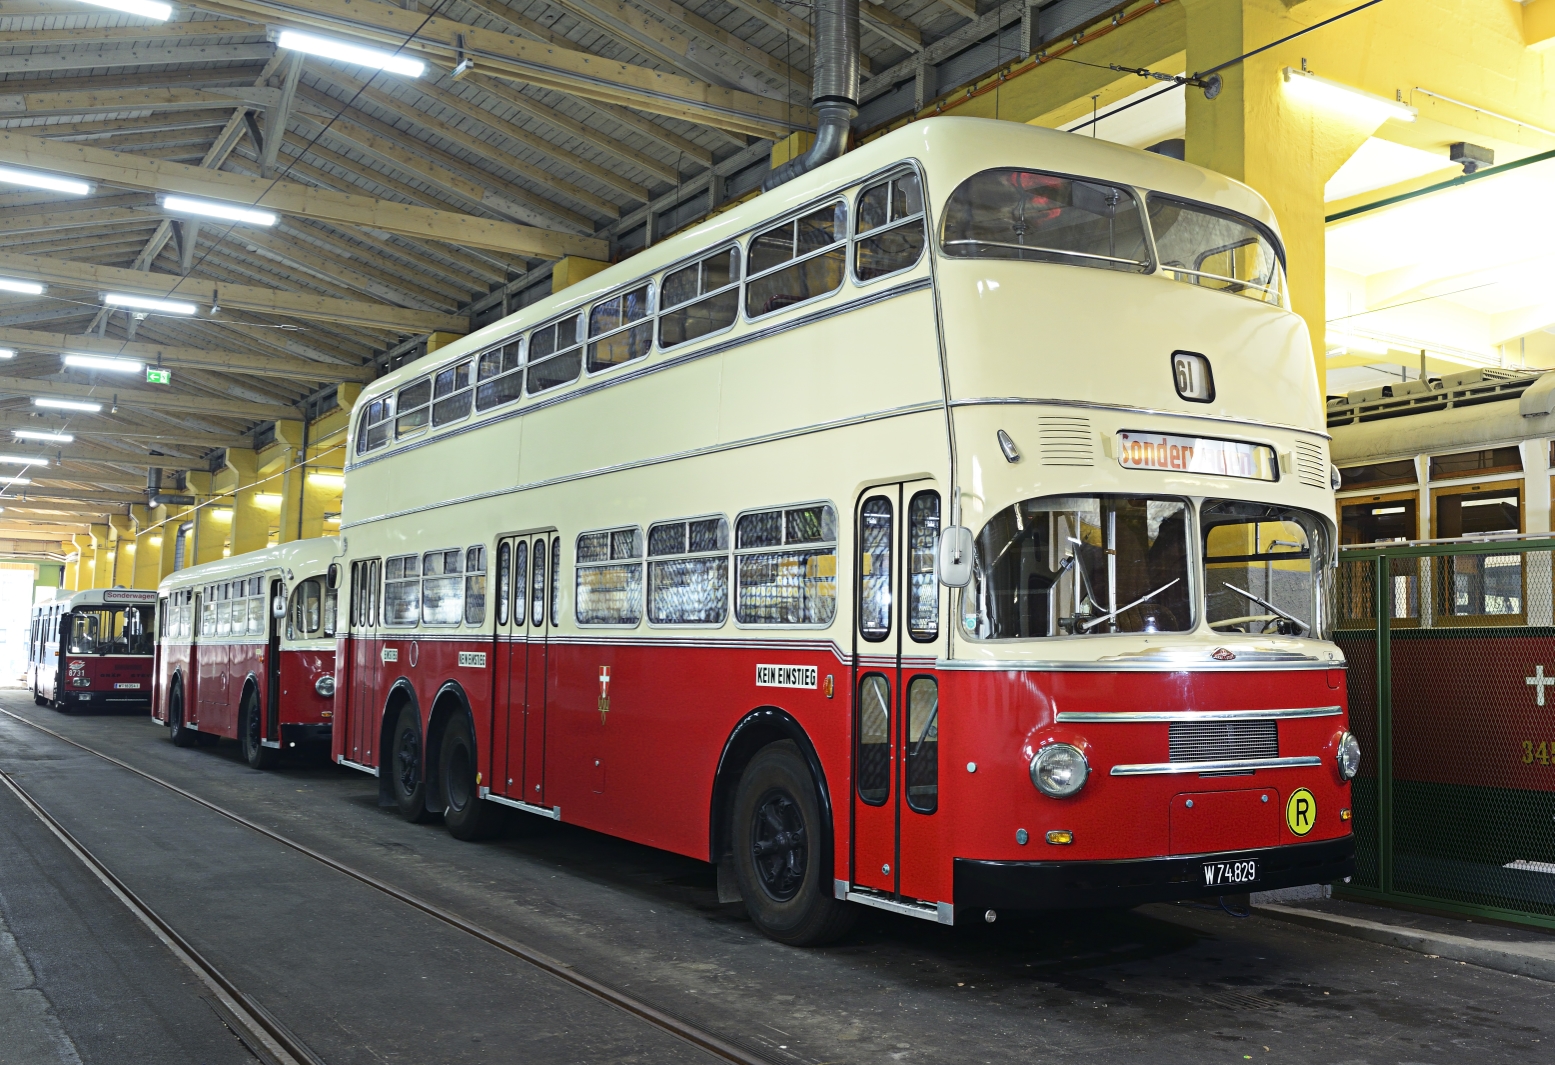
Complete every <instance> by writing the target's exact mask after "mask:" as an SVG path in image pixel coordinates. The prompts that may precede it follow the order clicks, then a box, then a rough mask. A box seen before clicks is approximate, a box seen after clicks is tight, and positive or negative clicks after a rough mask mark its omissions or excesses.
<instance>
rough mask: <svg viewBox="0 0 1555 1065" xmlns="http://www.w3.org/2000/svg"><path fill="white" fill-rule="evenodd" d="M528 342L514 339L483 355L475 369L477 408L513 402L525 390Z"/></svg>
mask: <svg viewBox="0 0 1555 1065" xmlns="http://www.w3.org/2000/svg"><path fill="white" fill-rule="evenodd" d="M523 353H524V342H523V339H522V338H520V339H518V340H510V341H508V342H507V343H506V344H504V345H502V346H501V347H500V348H492V349H491V350H490V351H488V352H486V353H485V354H484V355H482V356H481V358H480V362H479V364H478V365H477V366H476V370H475V381H476V387H475V409H476V410H490V409H491V408H492V407H499V406H501V405H502V404H504V403H511V402H513V401H514V400H515V399H517V398H518V397H519V394H520V393H521V392H523V390H524V361H523Z"/></svg>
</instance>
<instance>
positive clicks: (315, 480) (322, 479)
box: [308, 473, 346, 488]
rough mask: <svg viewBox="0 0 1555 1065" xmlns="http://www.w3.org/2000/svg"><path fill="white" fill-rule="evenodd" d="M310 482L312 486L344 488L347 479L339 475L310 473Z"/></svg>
mask: <svg viewBox="0 0 1555 1065" xmlns="http://www.w3.org/2000/svg"><path fill="white" fill-rule="evenodd" d="M308 481H309V482H310V483H312V484H319V485H326V486H328V487H330V488H344V487H345V483H346V479H345V476H344V475H343V474H339V473H310V474H308Z"/></svg>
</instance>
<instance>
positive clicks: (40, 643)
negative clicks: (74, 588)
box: [27, 588, 157, 710]
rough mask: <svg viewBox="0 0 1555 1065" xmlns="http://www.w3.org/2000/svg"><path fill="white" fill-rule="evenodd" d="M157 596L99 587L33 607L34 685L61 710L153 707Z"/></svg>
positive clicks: (30, 680) (37, 696)
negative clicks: (152, 678)
mask: <svg viewBox="0 0 1555 1065" xmlns="http://www.w3.org/2000/svg"><path fill="white" fill-rule="evenodd" d="M156 603H157V596H156V593H155V592H144V591H136V590H135V589H133V588H92V589H88V590H86V591H81V592H72V593H71V594H70V595H67V596H65V597H64V598H61V599H55V600H52V601H51V602H47V603H39V604H37V605H36V606H34V607H33V608H32V629H31V631H30V632H29V634H28V635H29V642H28V644H27V686H28V687H29V688H31V689H32V697H33V700H34V701H35V702H37V703H38V704H39V705H40V706H52V707H54V709H56V710H71V709H76V708H80V709H88V708H106V707H118V708H131V709H143V708H145V707H147V706H149V705H150V704H151V656H152V643H153V636H152V634H153V633H154V632H155V631H156V627H155V624H154V622H153V615H154V613H155V611H156Z"/></svg>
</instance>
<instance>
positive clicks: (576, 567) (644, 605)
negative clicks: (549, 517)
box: [546, 525, 648, 629]
mask: <svg viewBox="0 0 1555 1065" xmlns="http://www.w3.org/2000/svg"><path fill="white" fill-rule="evenodd" d="M619 532H634V533H636V534H637V543H638V548H639V550H638V554H637V557H635V558H625V559H615V558H607V559H605V561H603V562H579V561H578V543H579V541H581V540H582V539H583V538H584V537H585V536H598V535H599V534H601V533H603V534H604V535H605V536H606V537H607V540H606V543H607V544H609V543H610V540H609V539H608V538H610V537H614V536H615V534H616V533H619ZM546 535H547V536H548V537H549V540H550V544H551V545H552V546H550V547H549V550H550V553H551V555H552V556H553V559H554V557H555V556H556V554H557V548H556V547H555V546H554V545H555V544H557V543H559V542H560V540H561V534H560V533H557V532H553V533H549V534H546ZM607 553H608V548H607ZM629 565H635V566H636V567H637V571H638V574H639V581H638V588H639V590H640V591H641V593H642V594H641V598H640V599H639V600H638V603H637V607H638V615H637V620H636V621H631V622H625V621H584V620H583V616H582V615H581V614H580V613H579V612H578V604H577V600H578V599H579V598H580V597H579V595H578V588H577V582H578V580H579V579H580V578H581V577H582V576H583V571H584V570H589V569H605V568H607V567H611V566H623V567H624V566H629ZM572 581H573V589H572V596H573V609H572V621H573V624H575V625H577V626H578V628H580V629H635V628H638V627H640V626H641V625H642V623H643V621H644V620H646V618H647V617H648V536H647V534H646V533H645V532H644V531H643V527H642V526H641V525H611V526H609V527H607V528H603V529H584V530H582V531H581V532H579V533H578V534H577V535H576V536H574V537H573V538H572ZM555 587H556V575H555V573H554V572H553V573H552V574H551V588H552V589H553V591H552V592H551V599H552V601H551V602H550V603H547V604H546V606H547V607H548V608H549V607H553V606H555V605H556V604H555V596H556V593H555V591H554V589H555Z"/></svg>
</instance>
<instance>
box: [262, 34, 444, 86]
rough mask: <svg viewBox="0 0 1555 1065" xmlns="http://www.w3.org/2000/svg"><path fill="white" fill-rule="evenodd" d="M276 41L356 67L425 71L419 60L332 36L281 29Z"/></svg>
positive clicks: (281, 45) (410, 72) (393, 71)
mask: <svg viewBox="0 0 1555 1065" xmlns="http://www.w3.org/2000/svg"><path fill="white" fill-rule="evenodd" d="M275 43H276V46H277V47H278V48H290V49H291V50H293V51H296V52H307V53H308V54H309V55H316V56H321V57H323V58H324V59H333V60H336V61H337V62H341V63H351V64H354V65H355V66H359V67H372V68H374V69H375V70H387V71H388V72H389V73H391V74H405V75H407V76H409V77H412V78H419V77H421V75H423V74H425V73H426V70H427V65H426V64H425V63H423V62H422V61H421V60H419V59H411V58H410V57H409V56H403V55H391V54H390V53H388V52H382V51H379V50H378V49H376V48H363V47H361V46H360V45H355V44H347V43H346V42H345V41H340V40H335V39H334V38H332V37H315V36H314V35H313V34H311V33H298V32H297V31H296V30H282V31H281V34H280V36H279V37H277V38H276V39H275Z"/></svg>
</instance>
